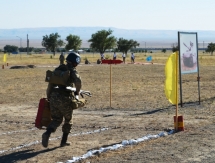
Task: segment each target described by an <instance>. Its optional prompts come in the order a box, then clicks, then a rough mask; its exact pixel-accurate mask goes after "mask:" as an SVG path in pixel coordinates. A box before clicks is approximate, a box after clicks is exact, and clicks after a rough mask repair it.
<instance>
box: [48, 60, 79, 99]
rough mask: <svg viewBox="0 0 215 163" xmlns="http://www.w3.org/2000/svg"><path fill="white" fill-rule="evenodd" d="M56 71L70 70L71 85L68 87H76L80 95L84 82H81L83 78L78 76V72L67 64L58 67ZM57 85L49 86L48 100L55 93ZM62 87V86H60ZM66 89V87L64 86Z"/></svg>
mask: <svg viewBox="0 0 215 163" xmlns="http://www.w3.org/2000/svg"><path fill="white" fill-rule="evenodd" d="M56 69H59V70H62V71H66V70H70V79H69V85H68V86H71V87H72V86H73V84H74V85H75V88H76V92H77V93H78V94H79V92H80V90H81V86H82V81H81V77H80V75H79V74H78V72H77V70H76V68H75V67H68V66H67V65H65V64H62V65H60V66H59V67H57V68H56ZM56 86H57V85H55V84H51V83H49V84H48V87H47V90H46V94H47V98H49V97H50V95H51V92H52V91H53V88H54V87H56ZM59 87H62V86H59ZM63 87H64V88H65V87H66V86H63Z"/></svg>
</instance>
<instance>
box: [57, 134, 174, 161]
mask: <svg viewBox="0 0 215 163" xmlns="http://www.w3.org/2000/svg"><path fill="white" fill-rule="evenodd" d="M173 133H174V130H171V131H169V132H161V133H159V134H157V135H150V134H149V135H146V136H143V137H141V138H138V139H130V140H123V141H122V142H121V143H120V144H114V145H111V146H108V147H105V148H103V147H101V148H100V149H98V150H90V151H88V152H87V153H86V154H84V155H82V156H79V157H73V158H72V159H71V160H67V161H66V163H73V162H76V161H80V160H83V159H86V158H89V157H92V156H95V155H97V154H100V153H104V152H106V151H108V150H118V149H120V148H123V147H126V146H129V145H136V144H138V143H140V142H143V141H146V140H149V139H157V138H159V137H164V136H167V135H170V134H173ZM57 163H63V162H57Z"/></svg>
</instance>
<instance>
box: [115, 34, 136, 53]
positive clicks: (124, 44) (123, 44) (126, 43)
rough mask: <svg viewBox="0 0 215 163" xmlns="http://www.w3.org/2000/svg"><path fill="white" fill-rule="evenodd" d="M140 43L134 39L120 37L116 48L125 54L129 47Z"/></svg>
mask: <svg viewBox="0 0 215 163" xmlns="http://www.w3.org/2000/svg"><path fill="white" fill-rule="evenodd" d="M139 45H140V44H139V43H138V42H137V41H135V40H132V39H131V40H126V39H123V38H120V39H119V40H118V41H117V48H118V50H119V51H120V52H123V53H125V54H127V52H128V51H129V50H130V49H131V48H136V47H137V46H139Z"/></svg>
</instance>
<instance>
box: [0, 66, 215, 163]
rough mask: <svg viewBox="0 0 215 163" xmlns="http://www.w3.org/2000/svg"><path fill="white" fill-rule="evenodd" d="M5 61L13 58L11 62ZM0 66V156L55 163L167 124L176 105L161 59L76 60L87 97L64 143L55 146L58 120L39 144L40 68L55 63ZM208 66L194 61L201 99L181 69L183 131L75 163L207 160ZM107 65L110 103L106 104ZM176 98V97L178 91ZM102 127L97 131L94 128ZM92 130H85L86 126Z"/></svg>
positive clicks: (212, 139)
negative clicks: (134, 61)
mask: <svg viewBox="0 0 215 163" xmlns="http://www.w3.org/2000/svg"><path fill="white" fill-rule="evenodd" d="M11 66H12V65H11ZM35 66H36V67H35V68H28V69H10V67H6V68H5V69H1V70H0V76H1V78H0V83H1V89H0V97H1V98H0V110H1V112H0V162H1V163H11V162H13V163H15V162H16V163H57V162H66V161H67V160H71V159H72V157H78V156H82V155H83V154H85V153H87V151H89V150H92V149H99V148H101V147H105V146H108V145H112V144H117V143H121V142H122V140H130V139H137V138H140V137H143V136H145V135H148V134H152V135H153V134H158V133H160V132H163V131H168V130H170V129H173V128H174V127H173V125H174V121H173V116H174V115H175V106H172V105H171V104H170V103H169V102H168V101H167V99H166V97H165V94H164V81H165V74H164V67H165V65H162V64H144V65H143V64H121V65H112V66H111V68H110V65H97V64H90V65H84V64H81V65H80V66H79V67H78V71H79V74H80V75H81V77H82V80H83V88H82V89H83V90H88V91H91V93H92V95H93V96H92V97H86V99H87V100H88V103H87V105H86V106H85V107H84V108H81V109H78V110H75V111H74V115H73V129H72V131H71V134H70V136H69V141H70V142H71V146H67V147H63V148H60V147H59V144H60V140H61V136H62V131H61V126H60V127H59V128H58V129H57V131H56V132H55V133H53V134H52V135H51V137H50V138H51V139H52V140H50V141H49V146H48V148H44V147H42V145H41V135H42V133H43V132H44V130H39V129H37V128H35V127H34V122H35V117H36V113H37V108H38V102H39V99H40V98H42V97H45V96H46V94H45V91H46V87H47V83H45V82H44V79H45V72H46V70H48V69H50V70H53V69H54V67H55V66H56V65H52V66H51V67H48V66H47V65H35ZM214 68H215V67H213V66H202V67H201V65H200V77H201V81H200V105H199V95H198V82H197V80H196V79H197V74H186V75H182V90H183V98H182V101H183V107H181V106H180V105H179V115H183V118H184V128H185V131H183V132H177V133H174V134H171V135H168V136H165V137H160V138H158V139H151V140H148V141H144V142H141V143H139V144H137V145H132V146H127V147H125V148H122V149H119V150H115V151H107V152H104V153H101V154H97V155H96V156H93V157H91V158H88V159H85V160H82V161H79V162H90V163H93V162H104V163H109V162H112V163H115V162H135V163H137V162H141V163H142V162H147V163H148V162H214V159H215V134H214V133H215V127H214V124H215V109H214V107H215V96H214V94H215V75H214ZM110 70H111V73H112V80H111V108H110ZM179 102H180V98H179ZM103 128H106V129H107V130H101V132H93V131H97V130H100V129H103ZM90 131H91V133H89V132H90Z"/></svg>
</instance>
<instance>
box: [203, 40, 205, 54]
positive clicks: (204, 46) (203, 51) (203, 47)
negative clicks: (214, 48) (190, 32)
mask: <svg viewBox="0 0 215 163" xmlns="http://www.w3.org/2000/svg"><path fill="white" fill-rule="evenodd" d="M204 48H205V45H204V41H203V52H204Z"/></svg>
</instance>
